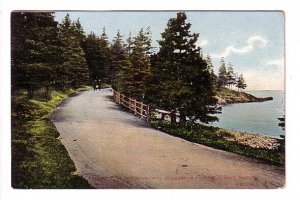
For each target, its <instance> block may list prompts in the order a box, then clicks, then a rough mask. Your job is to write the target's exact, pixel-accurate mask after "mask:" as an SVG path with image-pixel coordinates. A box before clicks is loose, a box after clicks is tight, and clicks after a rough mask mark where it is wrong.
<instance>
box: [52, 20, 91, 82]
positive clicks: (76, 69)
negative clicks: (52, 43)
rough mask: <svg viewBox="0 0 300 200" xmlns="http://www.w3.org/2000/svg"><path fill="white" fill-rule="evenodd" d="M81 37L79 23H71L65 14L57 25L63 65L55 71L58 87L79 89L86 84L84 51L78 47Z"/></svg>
mask: <svg viewBox="0 0 300 200" xmlns="http://www.w3.org/2000/svg"><path fill="white" fill-rule="evenodd" d="M83 37H84V36H83V33H82V28H81V25H80V23H79V21H77V22H76V23H74V22H71V20H70V17H69V15H68V14H67V15H66V16H65V18H64V20H63V21H62V23H61V24H59V39H60V41H61V55H62V57H63V64H62V65H60V66H59V68H58V69H57V76H58V77H59V80H58V81H57V84H58V86H66V85H70V86H72V87H79V86H80V85H84V84H88V81H89V71H88V66H87V63H86V60H85V57H84V51H83V50H82V48H81V46H80V42H81V39H82V38H83Z"/></svg>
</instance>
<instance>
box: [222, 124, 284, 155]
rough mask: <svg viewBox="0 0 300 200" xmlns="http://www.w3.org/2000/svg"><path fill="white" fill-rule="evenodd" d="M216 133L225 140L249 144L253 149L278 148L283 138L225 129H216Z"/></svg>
mask: <svg viewBox="0 0 300 200" xmlns="http://www.w3.org/2000/svg"><path fill="white" fill-rule="evenodd" d="M217 135H218V136H219V137H222V138H223V139H225V140H227V141H231V142H236V143H238V144H243V145H246V146H250V147H252V148H255V149H269V150H276V149H278V148H280V145H281V140H283V139H280V138H274V137H270V136H265V135H259V134H254V133H247V132H240V131H233V130H226V129H220V130H218V131H217Z"/></svg>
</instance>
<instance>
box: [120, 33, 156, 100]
mask: <svg viewBox="0 0 300 200" xmlns="http://www.w3.org/2000/svg"><path fill="white" fill-rule="evenodd" d="M128 41H129V42H131V38H129V39H128ZM128 46H130V49H129V50H128V53H129V54H127V56H128V62H127V63H126V61H125V62H123V64H124V65H123V69H122V72H121V74H122V76H123V77H122V78H121V81H122V85H123V87H124V88H123V90H124V93H125V94H126V95H128V96H130V97H133V98H135V99H137V100H138V101H141V100H144V98H145V94H146V90H147V87H148V85H147V81H149V78H150V75H151V74H150V73H151V71H150V54H151V32H150V28H148V29H147V30H146V31H144V30H143V29H141V30H140V31H139V33H138V35H137V36H136V37H134V40H133V42H132V44H128Z"/></svg>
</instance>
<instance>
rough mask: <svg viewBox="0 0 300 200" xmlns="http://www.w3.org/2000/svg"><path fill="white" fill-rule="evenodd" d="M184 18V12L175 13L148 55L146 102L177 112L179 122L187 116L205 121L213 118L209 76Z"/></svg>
mask: <svg viewBox="0 0 300 200" xmlns="http://www.w3.org/2000/svg"><path fill="white" fill-rule="evenodd" d="M186 20H187V17H186V14H185V13H182V12H179V13H177V17H176V18H171V19H170V20H169V22H168V24H167V28H166V29H165V31H164V32H163V33H162V34H161V35H162V40H160V41H158V42H159V45H160V49H159V52H158V53H157V54H155V55H153V57H152V63H151V64H152V74H153V77H152V80H151V83H152V85H150V90H149V94H148V95H152V96H150V97H149V101H150V102H151V103H152V104H153V105H155V107H158V108H162V109H165V110H169V111H179V112H180V116H181V117H180V118H181V120H182V121H185V120H186V117H188V118H189V119H190V120H193V121H195V120H200V121H202V122H205V123H208V122H210V121H214V120H216V119H217V118H216V117H214V116H211V115H210V114H213V113H215V110H214V105H215V104H216V99H214V98H213V96H214V92H213V77H212V76H211V73H210V67H209V66H208V64H207V62H206V61H205V60H204V59H203V58H202V57H201V55H200V47H196V42H197V40H198V37H199V34H195V33H193V34H191V33H190V31H189V29H190V27H191V24H190V23H187V22H186ZM171 118H172V117H171ZM172 122H174V118H172Z"/></svg>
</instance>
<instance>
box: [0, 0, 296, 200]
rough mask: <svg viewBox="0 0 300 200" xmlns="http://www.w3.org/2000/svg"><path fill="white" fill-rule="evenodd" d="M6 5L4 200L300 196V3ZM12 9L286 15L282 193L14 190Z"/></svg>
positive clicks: (39, 1)
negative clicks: (272, 12)
mask: <svg viewBox="0 0 300 200" xmlns="http://www.w3.org/2000/svg"><path fill="white" fill-rule="evenodd" d="M62 2H63V1H60V0H58V1H55V0H47V1H46V0H26V1H24V0H1V2H0V9H1V10H0V19H1V21H0V24H1V27H0V30H1V31H0V45H1V57H0V62H1V65H0V81H1V84H0V133H1V135H0V136H1V139H0V142H1V143H0V145H1V146H0V148H1V149H0V155H1V161H0V163H1V165H0V180H1V182H0V186H1V187H0V199H3V200H6V199H22V200H25V199H30V200H35V199H41V198H42V199H51V200H53V199H63V198H71V199H72V200H73V199H85V198H88V199H103V198H109V199H119V198H122V199H154V198H158V199H189V198H197V199H198V198H199V199H205V198H207V199H214V198H216V199H217V198H218V199H219V198H220V199H222V200H225V199H230V200H232V199H243V200H245V199H251V200H253V199H280V200H282V199H289V198H291V197H292V195H295V196H296V197H297V196H298V197H299V196H300V187H299V186H300V184H299V180H300V177H299V169H300V165H299V158H300V156H299V153H298V152H300V151H299V146H300V145H299V143H300V138H299V135H300V131H297V130H299V128H298V129H297V126H296V124H297V121H296V120H297V118H298V119H300V118H299V117H298V116H299V114H298V113H299V106H298V102H299V98H298V93H299V88H298V87H300V84H299V74H298V68H300V61H299V60H300V59H299V56H300V52H299V50H298V48H299V46H300V42H299V40H300V32H299V27H300V23H299V19H300V16H299V13H300V12H299V9H297V8H298V4H297V1H294V2H293V1H289V0H272V1H270V0H269V1H262V0H243V1H241V0H206V1H204V0H184V1H179V0H176V1H175V0H173V1H172V0H151V1H142V0H109V1H104V0H84V1H75V0H72V1H64V3H62ZM12 10H283V11H284V12H285V17H286V66H287V67H286V94H287V99H286V104H287V109H286V112H287V114H286V115H287V116H286V117H287V118H286V119H287V122H286V124H287V128H286V132H287V152H288V154H287V185H286V187H285V188H283V189H276V190H14V189H12V188H11V186H10V185H11V184H10V183H11V181H10V174H11V170H10V12H11V11H12Z"/></svg>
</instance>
